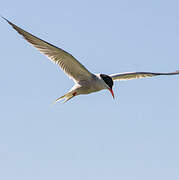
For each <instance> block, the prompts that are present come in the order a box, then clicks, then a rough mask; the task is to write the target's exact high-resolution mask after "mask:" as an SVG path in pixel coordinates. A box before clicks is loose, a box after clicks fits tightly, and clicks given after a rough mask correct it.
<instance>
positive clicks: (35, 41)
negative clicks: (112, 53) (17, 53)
mask: <svg viewBox="0 0 179 180" xmlns="http://www.w3.org/2000/svg"><path fill="white" fill-rule="evenodd" d="M2 18H3V19H5V18H4V17H2ZM5 20H6V21H7V22H8V23H9V24H10V25H11V26H12V27H13V28H14V29H15V30H16V31H17V32H18V33H19V34H21V35H22V36H23V37H24V38H25V39H26V40H27V41H28V42H29V43H30V44H31V45H33V46H34V47H35V48H37V49H38V50H39V51H40V52H41V53H43V54H44V55H46V56H47V57H48V58H49V59H50V60H52V61H53V62H54V63H56V64H58V65H59V66H60V67H61V68H62V70H63V71H64V72H65V73H66V74H67V75H68V76H69V77H70V78H71V79H73V80H74V81H80V80H84V79H89V78H91V77H92V74H91V73H90V72H89V71H88V70H87V69H86V68H85V67H84V66H83V65H82V64H81V63H80V62H79V61H77V60H76V59H75V58H74V57H73V56H72V55H71V54H69V53H67V52H66V51H64V50H62V49H60V48H58V47H56V46H54V45H52V44H50V43H48V42H46V41H44V40H42V39H39V38H37V37H35V36H34V35H32V34H30V33H28V32H26V31H24V30H23V29H21V28H19V27H18V26H16V25H15V24H13V23H11V22H10V21H9V20H7V19H5Z"/></svg>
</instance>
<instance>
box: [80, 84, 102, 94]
mask: <svg viewBox="0 0 179 180" xmlns="http://www.w3.org/2000/svg"><path fill="white" fill-rule="evenodd" d="M80 84H81V87H80V88H79V93H80V94H90V93H93V92H97V91H100V90H102V89H104V88H103V86H102V85H101V84H100V83H99V82H98V81H93V82H91V83H90V82H81V83H80Z"/></svg>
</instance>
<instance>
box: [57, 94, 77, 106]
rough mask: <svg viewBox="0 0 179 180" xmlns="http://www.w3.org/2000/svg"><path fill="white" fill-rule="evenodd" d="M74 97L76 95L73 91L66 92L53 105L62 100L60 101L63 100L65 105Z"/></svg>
mask: <svg viewBox="0 0 179 180" xmlns="http://www.w3.org/2000/svg"><path fill="white" fill-rule="evenodd" d="M75 95H76V93H75V92H73V91H71V92H68V93H67V94H65V95H64V96H61V97H59V98H58V99H56V101H55V102H54V104H55V103H57V102H58V101H60V100H62V99H65V100H64V101H63V102H64V103H65V102H67V101H69V100H70V99H71V98H73V97H75Z"/></svg>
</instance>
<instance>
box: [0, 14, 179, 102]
mask: <svg viewBox="0 0 179 180" xmlns="http://www.w3.org/2000/svg"><path fill="white" fill-rule="evenodd" d="M1 17H2V16H1ZM2 18H3V19H4V20H6V21H7V22H8V23H9V24H10V25H11V26H12V27H13V28H14V29H15V30H16V31H17V32H18V33H19V34H21V35H22V36H23V37H24V39H25V40H27V41H28V42H29V43H30V44H31V45H33V46H34V47H35V48H37V49H38V50H39V51H40V52H41V53H42V54H44V55H46V56H47V57H48V58H49V59H50V60H51V61H53V62H54V63H56V64H58V65H59V66H60V67H61V69H62V70H63V71H64V72H65V73H66V75H67V76H68V77H69V78H71V79H72V80H73V81H74V83H75V84H74V86H73V87H72V88H71V89H70V91H68V92H67V93H66V94H65V95H63V96H61V97H60V98H58V99H56V101H55V102H57V101H59V100H61V99H65V100H64V102H67V101H68V100H70V99H71V98H73V97H75V96H77V95H80V94H90V93H93V92H97V91H100V90H103V89H107V90H109V91H110V92H111V95H112V97H113V98H114V93H113V90H112V87H113V81H122V80H130V79H137V78H144V77H152V76H160V75H176V74H179V71H176V72H170V73H153V72H125V73H117V74H111V75H106V74H93V73H91V72H90V71H89V70H88V69H86V68H85V67H84V66H83V65H82V64H81V63H80V62H79V61H78V60H77V59H76V58H74V57H73V56H72V55H71V54H69V53H68V52H66V51H64V50H63V49H61V48H58V47H56V46H54V45H52V44H50V43H48V42H46V41H44V40H42V39H40V38H38V37H36V36H34V35H32V34H30V33H28V32H27V31H25V30H23V29H22V28H20V27H18V26H16V25H15V24H13V23H12V22H10V21H9V20H7V19H6V18H4V17H2Z"/></svg>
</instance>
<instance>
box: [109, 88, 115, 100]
mask: <svg viewBox="0 0 179 180" xmlns="http://www.w3.org/2000/svg"><path fill="white" fill-rule="evenodd" d="M108 90H109V91H110V93H111V94H112V97H113V99H114V92H113V90H112V89H110V88H108Z"/></svg>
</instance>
